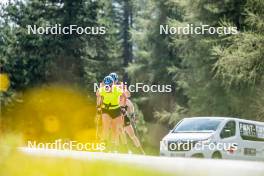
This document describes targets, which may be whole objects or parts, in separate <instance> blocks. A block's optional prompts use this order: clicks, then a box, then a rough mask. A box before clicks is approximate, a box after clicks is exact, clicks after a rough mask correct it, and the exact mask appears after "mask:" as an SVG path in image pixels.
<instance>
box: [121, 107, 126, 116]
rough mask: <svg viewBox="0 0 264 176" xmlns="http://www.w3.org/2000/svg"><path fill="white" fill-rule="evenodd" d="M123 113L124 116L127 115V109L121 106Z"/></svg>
mask: <svg viewBox="0 0 264 176" xmlns="http://www.w3.org/2000/svg"><path fill="white" fill-rule="evenodd" d="M121 113H122V114H123V115H126V113H127V110H126V107H124V106H121Z"/></svg>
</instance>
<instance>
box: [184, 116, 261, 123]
mask: <svg viewBox="0 0 264 176" xmlns="http://www.w3.org/2000/svg"><path fill="white" fill-rule="evenodd" d="M190 118H195V119H209V118H210V119H211V118H214V119H219V120H220V119H221V120H236V121H240V122H244V123H254V124H259V125H264V122H261V121H254V120H247V119H241V118H238V117H218V116H205V117H186V118H185V119H190Z"/></svg>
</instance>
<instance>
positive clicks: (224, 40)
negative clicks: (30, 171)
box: [0, 0, 264, 131]
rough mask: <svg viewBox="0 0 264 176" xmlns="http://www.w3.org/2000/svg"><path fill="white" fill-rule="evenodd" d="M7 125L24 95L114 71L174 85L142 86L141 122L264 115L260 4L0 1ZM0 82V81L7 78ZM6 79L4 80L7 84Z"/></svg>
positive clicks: (222, 0)
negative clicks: (161, 89)
mask: <svg viewBox="0 0 264 176" xmlns="http://www.w3.org/2000/svg"><path fill="white" fill-rule="evenodd" d="M0 5H1V7H0V67H1V75H8V77H9V79H10V86H9V88H8V89H7V90H3V89H2V88H1V92H0V97H1V118H0V119H1V120H0V122H1V121H5V118H6V117H5V113H8V112H9V111H12V108H14V107H15V104H19V103H21V102H23V92H26V91H27V90H28V89H31V88H34V87H38V86H43V85H52V84H61V85H70V86H71V87H78V89H81V90H82V91H84V92H85V94H86V95H88V96H89V97H91V99H93V100H95V94H94V92H93V86H94V83H99V82H101V81H102V79H103V78H104V76H106V75H108V74H109V73H111V72H117V73H118V74H119V75H120V78H121V79H122V80H123V81H124V82H127V83H128V84H136V83H144V84H148V85H167V84H169V85H172V91H171V92H169V93H168V92H167V93H155V92H152V93H151V92H148V93H146V92H136V93H132V97H131V98H132V100H133V102H134V103H135V104H136V105H137V114H138V115H140V116H141V117H142V119H144V121H142V122H141V125H140V126H139V130H141V131H144V130H145V131H146V130H147V129H145V128H144V127H143V126H144V124H145V123H159V124H162V125H163V126H165V127H166V128H171V127H173V126H174V125H175V124H176V122H178V121H179V120H181V119H182V118H184V117H191V116H230V117H239V118H245V119H251V120H259V121H264V108H263V106H264V96H262V95H263V94H264V50H263V49H264V1H263V0H195V1H193V0H159V1H156V0H75V1H72V0H14V1H7V2H6V3H2V4H0ZM55 24H61V26H69V25H71V24H74V25H78V26H82V27H85V26H96V27H99V26H103V27H105V28H106V33H105V34H104V35H86V34H83V35H78V34H77V33H73V34H72V35H65V34H61V35H52V34H45V35H32V34H30V35H29V34H28V30H27V26H28V25H32V26H33V25H37V26H46V25H55ZM190 24H192V25H193V26H199V25H201V24H206V25H209V26H212V27H236V30H237V33H236V34H221V35H218V34H208V33H205V34H203V35H198V34H189V35H185V34H164V33H163V34H160V26H161V25H163V26H166V25H167V26H170V27H175V26H176V27H177V26H186V25H190ZM1 81H2V80H1ZM2 84H3V83H2Z"/></svg>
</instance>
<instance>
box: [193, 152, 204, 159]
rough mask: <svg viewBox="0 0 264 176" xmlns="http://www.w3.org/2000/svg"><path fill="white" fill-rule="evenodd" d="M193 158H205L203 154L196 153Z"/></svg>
mask: <svg viewBox="0 0 264 176" xmlns="http://www.w3.org/2000/svg"><path fill="white" fill-rule="evenodd" d="M192 158H204V156H203V154H201V153H196V154H194V155H192Z"/></svg>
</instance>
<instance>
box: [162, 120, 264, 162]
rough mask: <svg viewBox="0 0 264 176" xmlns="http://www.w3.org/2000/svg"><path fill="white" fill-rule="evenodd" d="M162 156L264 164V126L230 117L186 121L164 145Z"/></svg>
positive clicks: (169, 135) (172, 133)
mask: <svg viewBox="0 0 264 176" xmlns="http://www.w3.org/2000/svg"><path fill="white" fill-rule="evenodd" d="M160 155H161V156H172V157H173V156H180V157H200V158H219V159H220V158H224V159H245V160H263V161H264V123H263V122H257V121H251V120H244V119H238V118H230V117H192V118H184V119H183V120H181V121H180V122H179V123H178V124H177V125H176V126H175V127H174V129H173V130H171V131H170V132H169V134H167V135H166V136H165V137H164V138H163V139H162V141H161V142H160Z"/></svg>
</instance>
